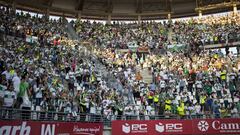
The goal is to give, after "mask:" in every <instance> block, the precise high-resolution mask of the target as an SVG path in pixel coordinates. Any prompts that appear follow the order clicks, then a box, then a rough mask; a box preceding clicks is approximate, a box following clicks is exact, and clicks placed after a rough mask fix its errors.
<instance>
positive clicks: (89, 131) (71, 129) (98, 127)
mask: <svg viewBox="0 0 240 135" xmlns="http://www.w3.org/2000/svg"><path fill="white" fill-rule="evenodd" d="M0 127H1V128H0V135H102V134H103V124H102V123H79V122H36V121H15V120H13V121H2V120H1V121H0Z"/></svg>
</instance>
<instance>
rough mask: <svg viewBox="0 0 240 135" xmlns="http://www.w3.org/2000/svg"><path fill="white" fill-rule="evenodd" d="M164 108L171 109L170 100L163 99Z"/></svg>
mask: <svg viewBox="0 0 240 135" xmlns="http://www.w3.org/2000/svg"><path fill="white" fill-rule="evenodd" d="M165 110H166V111H171V110H172V107H171V100H169V99H168V100H165Z"/></svg>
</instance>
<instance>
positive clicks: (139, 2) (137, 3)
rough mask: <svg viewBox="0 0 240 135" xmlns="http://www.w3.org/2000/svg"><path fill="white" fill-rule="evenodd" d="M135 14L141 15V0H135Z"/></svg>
mask: <svg viewBox="0 0 240 135" xmlns="http://www.w3.org/2000/svg"><path fill="white" fill-rule="evenodd" d="M136 5H137V6H136V7H137V9H136V13H142V9H143V0H136Z"/></svg>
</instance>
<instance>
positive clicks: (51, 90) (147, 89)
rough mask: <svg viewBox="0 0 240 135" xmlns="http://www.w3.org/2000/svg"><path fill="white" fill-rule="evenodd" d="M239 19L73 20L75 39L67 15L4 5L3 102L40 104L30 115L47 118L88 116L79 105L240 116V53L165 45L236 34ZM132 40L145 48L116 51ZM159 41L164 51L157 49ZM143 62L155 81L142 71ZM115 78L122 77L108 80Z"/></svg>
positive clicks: (134, 112)
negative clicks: (58, 16) (23, 10)
mask: <svg viewBox="0 0 240 135" xmlns="http://www.w3.org/2000/svg"><path fill="white" fill-rule="evenodd" d="M239 19H240V14H236V15H235V16H232V15H227V16H223V17H212V18H210V17H208V18H206V19H202V20H198V19H191V20H189V21H187V22H186V21H185V22H184V21H178V22H165V23H156V22H151V23H144V22H142V23H141V24H140V25H139V24H135V23H133V24H120V23H114V24H111V25H110V24H106V25H104V24H101V23H96V22H94V23H90V22H89V21H86V22H81V21H76V22H75V23H74V24H73V26H74V28H75V30H76V33H77V34H78V36H79V41H78V42H72V40H70V39H69V35H68V33H67V31H66V29H67V28H66V21H65V19H64V18H61V19H59V20H48V19H47V17H45V16H44V17H42V18H39V17H37V16H34V17H33V16H30V15H29V14H27V15H24V14H15V13H13V12H12V10H11V9H10V10H9V9H6V8H1V13H0V30H1V31H0V39H1V42H0V73H1V78H0V107H1V108H2V109H3V108H8V109H9V108H14V109H24V110H35V111H41V112H40V113H39V114H38V115H36V117H31V118H35V119H36V118H38V119H42V120H44V119H48V118H51V119H59V120H63V119H66V116H69V117H74V118H75V117H76V118H77V119H80V120H85V119H87V117H85V115H79V113H81V114H86V113H88V114H92V115H91V116H92V117H91V118H90V119H91V120H93V119H94V120H95V119H96V118H99V116H103V117H104V118H106V119H109V120H111V119H125V118H126V119H155V118H159V117H164V118H165V117H171V116H179V117H180V118H193V117H203V116H204V117H215V118H220V117H239V114H238V112H240V102H239V98H240V86H239V81H240V59H239V57H236V56H234V55H233V53H232V52H227V54H226V55H224V54H223V53H222V52H221V51H205V50H202V51H199V52H198V53H195V51H192V52H191V51H190V52H189V51H188V52H184V51H183V52H177V53H176V52H170V51H168V50H166V48H164V46H166V45H169V44H186V45H187V46H192V48H194V47H195V49H197V47H196V46H199V45H205V44H214V43H232V42H237V41H239V40H240V29H239V27H240V26H239V25H240V24H239V22H240V20H239ZM28 37H36V41H35V42H29V40H26V39H28ZM63 41H67V42H68V44H70V45H71V46H69V45H66V43H65V42H63ZM81 42H88V43H89V46H92V47H93V49H92V51H91V52H89V51H86V50H85V48H84V47H82V46H81V44H77V43H81ZM129 46H130V47H131V46H143V47H145V48H147V50H148V51H146V52H141V51H136V52H135V51H128V52H119V51H116V48H124V49H127V48H129ZM155 49H159V50H164V51H163V53H161V54H160V53H156V51H155V53H152V52H153V51H154V50H155ZM87 54H90V55H87ZM100 66H103V67H106V68H104V69H101V70H100V68H99V67H100ZM145 69H147V72H148V74H149V75H150V76H151V77H152V83H150V84H148V83H146V82H145V80H144V78H145V77H144V76H143V74H142V73H141V72H142V71H143V70H145ZM103 70H104V71H103ZM145 71H146V70H145ZM105 72H107V73H108V74H107V75H109V76H106V75H104V73H105ZM109 80H110V84H109ZM113 80H116V82H117V83H115V84H111V81H113ZM49 111H51V112H54V113H47V112H49ZM13 112H14V111H2V112H1V117H3V118H11V117H13ZM25 113H27V114H28V112H25ZM32 114H33V113H32ZM157 115H158V117H155V116H157ZM23 116H24V118H26V119H27V118H30V116H33V115H23ZM123 116H126V117H123Z"/></svg>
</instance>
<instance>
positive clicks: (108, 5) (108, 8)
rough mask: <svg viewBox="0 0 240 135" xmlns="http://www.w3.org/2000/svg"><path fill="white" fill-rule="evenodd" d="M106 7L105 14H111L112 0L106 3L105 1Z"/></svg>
mask: <svg viewBox="0 0 240 135" xmlns="http://www.w3.org/2000/svg"><path fill="white" fill-rule="evenodd" d="M106 5H107V7H106V12H107V13H112V11H113V3H112V0H107V1H106Z"/></svg>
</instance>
